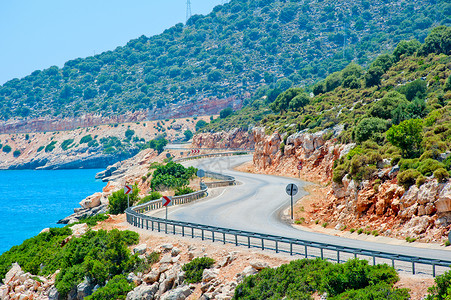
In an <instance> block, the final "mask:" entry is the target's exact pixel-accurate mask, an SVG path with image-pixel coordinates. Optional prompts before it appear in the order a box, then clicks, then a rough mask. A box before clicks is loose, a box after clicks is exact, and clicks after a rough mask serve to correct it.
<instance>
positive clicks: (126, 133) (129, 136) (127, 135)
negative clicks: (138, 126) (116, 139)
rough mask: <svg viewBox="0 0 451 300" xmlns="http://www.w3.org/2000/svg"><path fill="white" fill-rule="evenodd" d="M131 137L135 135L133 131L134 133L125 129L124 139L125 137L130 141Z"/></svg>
mask: <svg viewBox="0 0 451 300" xmlns="http://www.w3.org/2000/svg"><path fill="white" fill-rule="evenodd" d="M133 135H135V131H134V130H131V129H127V130H126V131H125V137H126V138H127V139H131V138H132V136H133Z"/></svg>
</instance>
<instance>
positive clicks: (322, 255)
mask: <svg viewBox="0 0 451 300" xmlns="http://www.w3.org/2000/svg"><path fill="white" fill-rule="evenodd" d="M323 252H324V249H323V248H321V259H324V253H323Z"/></svg>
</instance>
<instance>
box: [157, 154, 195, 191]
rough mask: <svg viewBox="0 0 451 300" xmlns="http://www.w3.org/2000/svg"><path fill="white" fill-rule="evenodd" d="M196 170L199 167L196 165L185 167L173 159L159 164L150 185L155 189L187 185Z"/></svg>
mask: <svg viewBox="0 0 451 300" xmlns="http://www.w3.org/2000/svg"><path fill="white" fill-rule="evenodd" d="M196 172H197V169H196V168H194V167H188V168H185V167H184V166H182V165H181V164H178V163H175V162H172V161H171V162H168V163H167V164H166V165H160V166H157V168H156V170H155V171H154V172H153V177H152V180H151V181H150V185H151V187H152V189H154V190H163V189H166V188H177V187H182V186H186V185H188V184H189V180H190V179H191V178H193V177H194V175H195V174H196Z"/></svg>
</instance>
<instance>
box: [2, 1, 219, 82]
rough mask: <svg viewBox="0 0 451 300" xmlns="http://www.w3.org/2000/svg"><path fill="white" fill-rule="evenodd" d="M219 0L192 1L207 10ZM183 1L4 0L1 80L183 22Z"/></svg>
mask: <svg viewBox="0 0 451 300" xmlns="http://www.w3.org/2000/svg"><path fill="white" fill-rule="evenodd" d="M221 3H222V1H221V0H191V11H192V14H207V13H209V12H210V11H211V10H212V9H213V7H215V6H216V5H219V4H221ZM185 16H186V0H147V1H144V0H127V1H125V0H123V1H119V0H2V1H1V2H0V84H3V83H5V82H6V81H8V80H10V79H13V78H16V77H17V78H22V77H24V76H26V75H28V74H30V73H31V72H33V71H34V70H37V69H45V68H48V67H50V66H53V65H57V66H59V67H62V66H63V64H64V62H66V61H67V60H70V59H74V58H77V57H86V56H90V55H93V54H94V53H96V54H98V53H101V52H103V51H106V50H114V49H115V48H116V47H117V46H123V45H125V44H126V43H127V42H128V41H129V40H130V39H134V38H138V37H139V36H141V35H143V34H144V35H146V36H151V35H155V34H158V33H161V32H162V31H163V30H164V29H166V28H169V27H170V26H172V25H175V24H176V23H180V22H183V23H185V19H186V17H185Z"/></svg>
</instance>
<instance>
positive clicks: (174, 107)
mask: <svg viewBox="0 0 451 300" xmlns="http://www.w3.org/2000/svg"><path fill="white" fill-rule="evenodd" d="M245 97H249V95H245ZM242 102H243V99H240V98H237V97H235V96H233V97H229V98H223V99H218V98H203V99H198V100H196V102H190V103H188V102H183V103H175V104H172V103H171V104H169V105H167V106H165V107H162V108H155V109H153V110H141V111H136V112H126V113H123V114H120V115H116V116H102V115H100V114H85V115H82V116H81V117H77V118H55V117H43V118H35V119H12V120H8V121H6V122H0V134H3V133H25V132H27V133H31V132H44V131H61V130H73V129H75V128H78V127H82V128H85V127H91V126H98V125H104V124H114V123H127V122H138V121H146V120H163V119H174V118H186V117H192V116H196V115H197V116H206V115H214V114H218V113H219V111H221V110H222V109H224V108H226V107H232V108H233V109H234V110H237V109H240V108H241V107H242Z"/></svg>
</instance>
